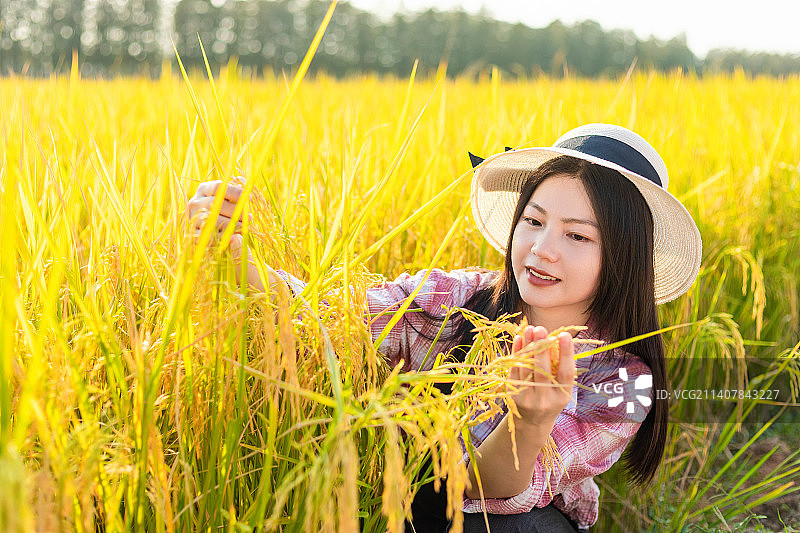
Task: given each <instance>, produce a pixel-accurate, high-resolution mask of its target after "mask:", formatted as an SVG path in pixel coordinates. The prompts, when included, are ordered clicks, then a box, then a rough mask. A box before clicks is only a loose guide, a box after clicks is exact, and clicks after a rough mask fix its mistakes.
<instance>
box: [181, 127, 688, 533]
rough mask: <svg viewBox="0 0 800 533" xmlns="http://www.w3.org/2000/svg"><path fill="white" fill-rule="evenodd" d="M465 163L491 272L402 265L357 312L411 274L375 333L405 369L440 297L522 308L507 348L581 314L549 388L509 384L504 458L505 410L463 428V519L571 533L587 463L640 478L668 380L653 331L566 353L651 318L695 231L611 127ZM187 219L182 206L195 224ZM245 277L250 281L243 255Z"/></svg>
mask: <svg viewBox="0 0 800 533" xmlns="http://www.w3.org/2000/svg"><path fill="white" fill-rule="evenodd" d="M473 164H477V166H476V169H475V172H474V178H473V183H472V199H471V201H472V208H473V215H474V218H475V221H476V223H477V225H478V228H479V230H480V231H481V233H482V234H483V235H484V237H485V238H486V239H487V240H488V242H489V243H490V244H491V245H492V246H494V247H495V248H496V249H498V250H499V251H500V252H502V253H503V254H504V255H505V264H504V268H503V270H502V271H501V272H486V271H479V270H457V271H453V272H449V273H447V272H443V271H441V270H434V271H431V272H420V273H417V274H416V275H413V276H412V275H409V274H404V275H402V276H400V277H399V278H398V279H397V280H395V281H394V282H387V283H384V284H383V285H381V286H379V287H374V288H371V289H368V291H367V301H368V304H369V308H370V314H371V315H372V316H376V315H378V314H379V313H381V312H384V311H386V310H387V309H388V310H391V309H392V308H396V306H397V305H398V304H399V303H401V302H402V301H403V300H404V299H405V298H406V297H407V296H408V295H409V294H411V292H413V291H414V290H415V289H416V288H417V287H418V286H419V285H420V284H423V287H422V290H421V291H420V292H419V294H418V296H417V297H416V299H415V302H414V303H415V307H417V308H418V310H419V311H421V312H415V313H408V314H407V315H405V316H404V317H403V319H402V320H401V321H400V322H399V323H398V324H397V326H395V328H394V329H393V330H392V332H391V334H390V335H389V336H388V337H387V338H386V340H385V341H384V343H383V344H382V345H381V351H382V352H383V353H384V354H385V355H386V357H387V358H388V359H389V360H390V363H397V362H399V361H400V360H403V361H404V363H405V367H406V368H408V369H409V370H426V369H427V368H426V367H427V366H428V365H426V367H422V366H421V365H422V362H423V359H424V357H425V355H426V354H427V353H428V351H429V348H430V347H431V346H430V345H431V343H432V342H433V338H434V337H435V335H436V333H437V331H438V330H439V328H440V326H441V318H442V311H441V309H442V305H444V306H446V307H452V306H458V307H464V308H468V309H471V310H473V311H475V312H477V313H480V314H481V315H484V316H485V317H487V318H489V319H496V318H498V317H499V316H500V315H502V314H506V313H520V314H519V315H518V316H519V317H520V318H521V317H523V316H524V317H525V318H526V319H527V321H528V323H529V324H532V326H528V327H526V328H525V329H524V331H523V332H522V334H521V335H519V336H517V337H515V338H514V339H513V342H512V346H511V350H512V352H518V351H520V350H522V349H523V348H524V346H526V345H527V344H528V343H530V342H532V341H534V340H538V339H542V338H544V337H546V336H547V335H548V332H550V331H553V330H555V329H557V328H558V327H561V326H571V325H586V326H587V329H586V330H585V331H583V332H581V333H580V334H578V335H576V337H575V338H574V339H573V338H572V337H571V336H570V335H569V334H567V333H562V334H560V335H559V336H558V351H559V358H560V366H559V370H558V375H557V376H555V377H556V379H557V381H558V383H559V384H560V385H562V388H559V387H553V386H532V387H526V388H524V389H523V390H521V391H520V392H519V393H518V394H517V395H516V396H515V397H514V400H515V402H516V404H517V408H518V410H519V414H520V418H519V419H517V420H515V431H516V441H517V445H518V449H517V454H518V457H519V468H518V469H517V468H516V467H515V461H514V456H513V454H512V451H511V438H510V435H509V432H508V419H507V417H508V415H507V414H501V415H498V416H496V417H494V418H492V419H490V420H487V421H486V422H484V423H482V424H480V425H478V426H476V427H475V428H474V429H473V431H472V441H473V442H472V444H473V445H474V446H475V447H476V453H475V458H476V459H475V460H476V463H477V464H476V465H470V469H469V470H470V483H471V487H470V488H468V489H467V490H466V491H465V494H464V501H463V510H464V512H465V531H468V532H470V531H485V525H484V517H483V511H484V510H485V511H486V512H487V513H489V515H488V516H489V525H490V527H491V530H492V531H547V532H558V531H578V530H580V529H583V528H587V527H589V526H591V525H592V524H593V523H594V522H595V521H596V520H597V513H598V506H599V489H598V487H597V485H596V484H595V482H594V481H593V477H594V476H595V475H598V474H600V473H602V472H604V471H606V470H608V468H610V467H611V465H612V464H613V463H614V462H616V461H617V460H618V459H620V457H622V458H623V460H624V463H625V466H626V469H627V471H628V472H629V474H630V476H631V479H632V481H633V482H635V483H639V484H642V483H646V482H648V481H649V480H650V479H651V478H652V477H653V475H654V474H655V472H656V470H657V468H658V465H659V463H660V461H661V457H662V455H663V450H664V440H665V435H666V423H667V412H668V406H667V404H666V401H665V400H660V399H658V398H656V397H655V395H654V394H653V392H652V391H653V389H664V388H666V370H665V362H664V350H663V346H662V342H661V339H660V337H659V336H651V337H649V338H647V339H644V340H641V341H638V342H636V343H633V344H628V345H626V346H625V347H624V350H621V349H616V350H609V351H606V352H605V353H603V354H598V355H595V356H593V357H590V358H583V359H578V360H577V362H576V361H574V360H573V353H574V352H576V351H581V350H585V349H586V348H588V347H587V346H584V345H582V344H581V339H586V338H593V339H602V340H604V341H606V342H609V343H611V342H615V341H619V340H623V339H627V338H630V337H634V336H636V335H640V334H643V333H648V332H652V331H655V330H657V329H659V324H658V316H657V312H656V304H658V303H662V302H666V301H669V300H671V299H674V298H676V297H678V296H680V295H681V294H683V293H684V292H685V291H686V290H688V288H689V287H690V286H691V284H692V283H693V281H694V279H695V277H696V275H697V272H698V270H699V267H700V258H701V240H700V234H699V232H698V230H697V227H696V225H695V224H694V221H693V220H692V218H691V216H690V215H689V214H688V212H687V211H686V209H685V208H684V207H683V206H682V205H681V204H680V202H679V201H678V200H676V199H675V198H674V197H673V196H672V195H670V194H669V193H668V192H667V191H666V187H667V180H668V175H667V170H666V167H665V165H664V162H663V161H662V159H661V157H660V156H659V155H658V153H657V152H656V151H655V150H654V149H653V148H652V147H651V146H650V145H649V144H648V143H647V142H646V141H645V140H644V139H643V138H641V137H640V136H639V135H637V134H635V133H634V132H632V131H630V130H627V129H625V128H622V127H619V126H613V125H607V124H589V125H585V126H581V127H579V128H576V129H574V130H572V131H570V132H568V133H566V134H565V135H564V136H562V137H561V138H560V139H559V140H558V141H556V143H555V144H554V145H553V146H552V147H549V148H529V149H522V150H511V151H506V152H504V153H500V154H496V155H495V156H492V157H491V158H489V159H486V160H485V161H484V160H481V159H479V158H474V159H473ZM217 186H218V183H216V182H209V183H207V184H203V185H201V186H200V188H199V189H198V193H197V195H196V196H195V197H194V198H193V199H192V200H191V201H190V202H189V212H190V215H192V216H193V215H195V214H196V213H197V212H199V211H201V210H202V209H206V208H208V207H209V206H210V204H211V202H212V201H213V197H214V193H215V191H216V187H217ZM240 192H241V189H240V188H238V187H236V186H233V185H229V186H228V190H227V191H226V203H225V205H224V206H223V211H222V215H221V216H220V219H219V220H218V221H217V224H218V227H224V226H225V225H226V224H227V223H228V222H229V218H228V217H229V216H230V214H231V213H232V211H233V206H234V205H235V202H236V201H238V195H239V193H240ZM201 219H202V217H194V216H193V220H194V221H195V225H196V227H200V224H201V223H202V220H201ZM282 276H284V277H285V279H286V280H288V281H290V282H291V283H292V284H298V283H300V282H299V281H298V280H296V279H294V278H291V277H290V276H288V275H285V274H282ZM250 282H251V284H253V285H254V286H255V287H256V288H257V289H262V290H263V285H262V284H261V282H260V280H259V279H258V275H257V272H256V271H255V269H252V275H251V276H250ZM389 318H390V317H389V316H388V314H387V313H385V312H384V313H383V314H382V315H381V316H380V318H377V319H375V320H373V321H372V322H371V324H370V326H371V331H372V332H373V336H374V337H377V335H379V334H380V332H381V331H382V330H383V328H384V326H385V325H386V324H387V323H388V320H389ZM471 328H472V326H471V324H470V323H468V322H467V321H465V320H462V321H460V322H459V321H455V322H454V323H453V326H452V327H451V328H450V329H449V330H446V331H445V333H444V335H443V336H442V337H440V339H439V341H438V342H439V343H440V344H441V346H436V347H434V349H435V350H438V351H447V350H449V349H451V348H453V347H456V346H469V345H470V344H471V343H472V342H473V334H472V332H471ZM442 339H444V340H442ZM434 353H436V351H434ZM548 363H549V355H548V354H539V356H537V367H539V368H549V366H548ZM576 366H577V368H578V378H577V380H575V381H574V380H573V377H574V372H575V368H576ZM511 377H512V378H516V379H524V380H529V381H532V382H534V383H540V384H551V383H552V382H551V379H550V378H549V377H548V376H544V375H542V374H540V373H538V372H533V373H530V372H524V371H517V370H514V371H512V376H511ZM572 385H574V386H572ZM563 389H566V390H567V391H569V390H570V389H571V395H570V394H565V393H564V390H563ZM548 436H552V438H553V440H554V442H555V444H556V447H557V448H558V452H559V454H560V456H561V458H562V461H563V464H562V465H561V466H560V467H557V468H551V469H550V471H547V470H546V469H545V468H544V466H543V465H542V461H541V459H540V451H541V449H542V447H543V446H544V445H545V443H546V441H547V439H548ZM629 444H630V445H629ZM626 447H627V449H626ZM623 451H624V452H625V453H624V455H623ZM465 461H468V457H467V455H466V454H465ZM475 468H477V470H478V471H479V472H480V476H481V485H482V492H483V497H484V498H481V494H480V491H479V490H478V486H477V482H476V476H475V474H474V470H475ZM420 493H421V494H422V495H423V496H422V497H418V498H417V499H416V500H415V502H414V506H413V511H414V529H415V530H416V531H446V530H447V528H448V525H447V521H446V519H445V518H444V511H443V503H442V502H441V501H439V500H438V499H437V496H436V495H435V494H434V493H433V492H432V490H431V489H430V487H423V489H422V490H421V491H420ZM442 494H443V492H442ZM409 530H411V528H410V526H409Z"/></svg>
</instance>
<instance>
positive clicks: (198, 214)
mask: <svg viewBox="0 0 800 533" xmlns="http://www.w3.org/2000/svg"><path fill="white" fill-rule="evenodd" d="M244 181H245V180H244V178H242V177H239V176H237V177H234V178H233V180H232V181H231V183H230V184H228V185H227V186H225V185H223V182H222V181H220V180H214V181H204V182H203V183H201V184H200V186H199V187H198V188H197V192H196V193H195V195H194V196H193V197H192V198H191V200H189V202H188V204H187V205H186V211H187V214H188V217H189V223H190V227H191V230H192V231H193V233H194V235H195V236H197V235H199V234H200V231H201V230H202V229H203V227H204V225H205V223H206V220H207V219H208V215H209V212H210V211H211V205H212V204H213V203H214V197H215V195H216V193H217V190H218V189H219V187H221V186H225V187H226V189H225V200H224V201H223V202H222V209H221V210H220V213H219V216H218V217H217V220H216V221H215V224H216V227H217V232H218V233H222V232H223V231H225V229H227V227H228V226H229V225H230V224H231V217H232V216H233V212H234V210H235V209H236V204H237V203H238V202H239V200H240V199H241V197H242V193H243V192H244ZM241 231H242V222H241V220H237V221H236V227H235V229H234V236H233V238H232V243H233V241H238V240H241Z"/></svg>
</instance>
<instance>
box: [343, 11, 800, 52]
mask: <svg viewBox="0 0 800 533" xmlns="http://www.w3.org/2000/svg"><path fill="white" fill-rule="evenodd" d="M349 1H350V3H351V4H352V5H354V6H356V7H359V8H361V9H365V10H368V11H371V12H373V13H377V14H379V15H381V16H386V17H388V16H391V15H392V14H393V13H395V12H396V11H398V10H403V11H406V12H411V11H421V10H425V9H428V8H430V7H433V8H436V9H439V10H442V11H444V10H449V9H457V8H462V9H464V10H465V11H468V12H471V13H477V12H478V11H480V10H481V9H484V11H485V12H486V13H487V14H489V15H490V16H492V17H494V18H496V19H499V20H506V21H509V22H522V23H523V24H526V25H528V26H531V27H534V28H540V27H543V26H547V25H548V24H550V23H551V22H552V21H554V20H556V19H559V20H561V21H562V22H564V23H565V24H573V23H575V22H578V21H582V20H594V21H597V22H599V23H600V25H601V26H602V27H603V29H605V30H611V29H623V30H633V32H634V33H635V34H636V36H637V37H639V38H640V39H646V38H648V37H650V36H654V37H656V38H659V39H670V38H672V37H676V36H678V35H679V34H681V33H683V34H685V35H686V42H687V44H688V46H689V48H690V49H691V50H692V51H693V52H694V53H695V55H697V56H699V57H701V58H702V57H705V55H706V54H707V53H708V51H709V50H711V49H713V48H734V49H744V50H750V51H753V52H776V53H781V54H787V53H791V54H800V27H798V20H800V1H798V0H756V1H754V2H753V1H750V2H744V1H741V0H727V1H718V0H713V1H710V0H661V1H659V2H652V1H648V0H550V1H548V2H543V1H541V0H513V1H506V0H494V1H492V0H460V1H458V0H349Z"/></svg>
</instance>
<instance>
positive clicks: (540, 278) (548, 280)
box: [525, 267, 561, 286]
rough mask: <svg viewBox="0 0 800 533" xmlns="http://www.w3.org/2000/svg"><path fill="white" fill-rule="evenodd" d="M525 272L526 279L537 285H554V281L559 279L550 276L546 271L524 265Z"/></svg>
mask: <svg viewBox="0 0 800 533" xmlns="http://www.w3.org/2000/svg"><path fill="white" fill-rule="evenodd" d="M525 272H526V273H527V274H528V281H530V282H531V283H532V284H534V285H539V286H547V285H555V284H556V283H558V282H559V281H561V280H560V279H559V278H557V277H555V276H551V275H550V274H548V273H547V272H544V271H542V270H538V269H535V268H531V267H525Z"/></svg>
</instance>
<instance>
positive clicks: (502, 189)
mask: <svg viewBox="0 0 800 533" xmlns="http://www.w3.org/2000/svg"><path fill="white" fill-rule="evenodd" d="M560 155H568V156H572V157H576V158H578V159H583V160H586V161H589V162H591V163H595V164H597V165H601V166H604V167H607V168H610V169H613V170H616V171H618V172H619V173H620V174H622V175H623V176H625V177H626V178H628V179H629V180H630V181H631V182H632V183H633V184H634V185H635V186H636V188H637V189H639V191H640V192H641V193H642V196H643V197H644V199H645V201H646V202H647V205H648V206H650V212H651V213H652V214H653V223H654V233H655V235H654V250H653V252H654V254H653V262H654V267H655V299H656V303H659V304H660V303H664V302H668V301H670V300H674V299H675V298H677V297H678V296H680V295H682V294H683V293H685V292H686V291H687V290H689V287H690V286H691V285H692V283H694V280H695V278H696V277H697V273H698V271H699V270H700V259H701V256H702V241H701V240H700V232H699V231H698V230H697V226H696V225H695V223H694V220H692V217H691V215H689V213H688V212H687V211H686V208H685V207H684V206H683V204H681V203H680V202H679V201H678V200H677V199H676V198H675V197H674V196H672V195H671V194H670V193H668V192H667V184H668V182H669V176H668V175H667V167H666V165H664V161H663V160H662V159H661V156H659V155H658V152H656V151H655V149H654V148H653V147H652V146H650V144H648V142H647V141H645V140H644V139H643V138H642V137H640V136H639V135H638V134H636V133H634V132H632V131H631V130H629V129H626V128H623V127H621V126H615V125H611V124H587V125H585V126H580V127H578V128H575V129H574V130H571V131H569V132H567V133H565V134H564V135H563V136H562V137H561V138H560V139H558V140H557V141H556V142H555V144H553V146H552V147H551V148H525V149H521V150H509V149H507V151H506V152H504V153H500V154H495V155H493V156H491V157H489V158H487V159H486V160H482V159H480V158H478V157H475V156H472V154H470V156H471V157H472V163H473V166H475V165H477V166H476V168H475V173H474V176H473V178H472V214H473V216H474V217H475V221H476V223H477V225H478V229H479V230H480V232H481V233H482V234H483V236H484V237H486V240H487V241H489V244H491V245H492V246H493V247H494V248H496V249H497V250H499V251H500V252H501V253H503V254H505V246H506V243H507V241H508V235H509V233H510V232H511V230H512V225H513V222H514V221H513V220H512V218H513V216H514V210H515V208H516V206H517V201H518V199H519V194H520V191H521V190H522V186H523V184H524V183H525V181H526V179H527V177H528V175H529V173H530V172H531V171H532V170H535V169H536V168H538V167H539V166H540V165H541V164H542V163H544V162H546V161H548V160H550V159H553V158H555V157H558V156H560Z"/></svg>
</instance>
